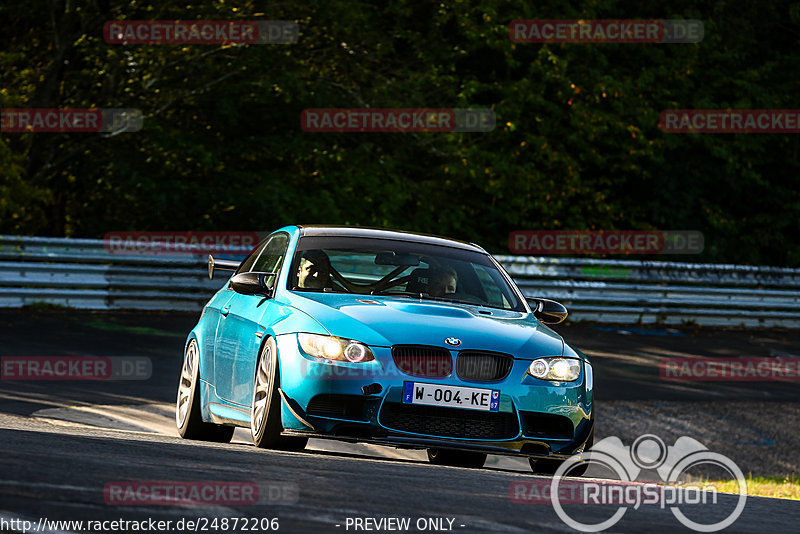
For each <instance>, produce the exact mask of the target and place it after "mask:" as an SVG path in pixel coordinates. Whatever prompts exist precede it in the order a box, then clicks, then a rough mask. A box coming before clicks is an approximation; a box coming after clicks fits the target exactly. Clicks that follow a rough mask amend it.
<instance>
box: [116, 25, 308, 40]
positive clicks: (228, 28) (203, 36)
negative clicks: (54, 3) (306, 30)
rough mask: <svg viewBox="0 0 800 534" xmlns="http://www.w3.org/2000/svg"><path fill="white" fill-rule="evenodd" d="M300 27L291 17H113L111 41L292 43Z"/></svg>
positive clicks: (298, 33)
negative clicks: (161, 18)
mask: <svg viewBox="0 0 800 534" xmlns="http://www.w3.org/2000/svg"><path fill="white" fill-rule="evenodd" d="M299 35H300V29H299V26H298V25H297V23H296V22H292V21H290V20H183V21H182V20H112V21H108V22H106V23H105V26H104V27H103V37H104V39H105V41H106V42H107V43H108V44H113V45H136V44H186V45H194V44H292V43H296V42H297V40H298V36H299Z"/></svg>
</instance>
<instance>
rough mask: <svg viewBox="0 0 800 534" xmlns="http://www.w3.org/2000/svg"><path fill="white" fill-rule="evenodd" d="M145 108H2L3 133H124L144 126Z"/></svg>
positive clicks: (1, 123) (0, 113)
mask: <svg viewBox="0 0 800 534" xmlns="http://www.w3.org/2000/svg"><path fill="white" fill-rule="evenodd" d="M143 124H144V118H143V115H142V112H141V111H140V110H138V109H131V108H93V109H68V108H63V109H49V108H28V109H20V108H18V109H11V108H6V109H2V110H0V132H2V133H42V132H57V133H90V132H106V133H114V134H116V133H123V132H138V131H139V130H141V129H142V126H143Z"/></svg>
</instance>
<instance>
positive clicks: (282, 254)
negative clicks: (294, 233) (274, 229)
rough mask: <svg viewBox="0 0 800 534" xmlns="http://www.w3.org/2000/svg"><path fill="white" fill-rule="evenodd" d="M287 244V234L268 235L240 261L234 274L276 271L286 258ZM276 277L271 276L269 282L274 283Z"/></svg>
mask: <svg viewBox="0 0 800 534" xmlns="http://www.w3.org/2000/svg"><path fill="white" fill-rule="evenodd" d="M288 246H289V236H288V235H287V234H283V233H281V234H276V235H274V236H272V237H270V238H269V239H268V240H267V241H266V242H265V243H264V244H263V245H261V246H260V247H259V248H258V249H257V250H255V251H254V252H253V253H252V254H251V255H250V256H248V257H247V259H245V261H244V262H242V264H241V266H239V270H238V271H237V272H236V274H239V273H245V272H254V273H277V272H278V271H279V270H280V268H281V265H283V260H284V259H285V258H286V249H287V248H288ZM276 278H277V277H272V279H271V283H274V282H275V279H276Z"/></svg>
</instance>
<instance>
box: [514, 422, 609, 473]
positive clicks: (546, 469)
mask: <svg viewBox="0 0 800 534" xmlns="http://www.w3.org/2000/svg"><path fill="white" fill-rule="evenodd" d="M592 445H594V427H592V431H591V432H590V433H589V437H588V438H587V439H586V444H585V445H584V450H585V449H589V448H591V446H592ZM528 462H529V463H530V464H531V471H533V472H534V473H535V474H537V475H554V474H555V472H556V471H557V470H558V468H559V467H561V464H563V463H564V462H565V460H547V459H541V460H540V459H537V458H528ZM588 468H589V464H588V463H582V464H576V465H575V466H574V467H573V468H571V469H570V470H569V472H568V473H567V476H569V477H582V476H583V475H584V474H585V473H586V470H587V469H588Z"/></svg>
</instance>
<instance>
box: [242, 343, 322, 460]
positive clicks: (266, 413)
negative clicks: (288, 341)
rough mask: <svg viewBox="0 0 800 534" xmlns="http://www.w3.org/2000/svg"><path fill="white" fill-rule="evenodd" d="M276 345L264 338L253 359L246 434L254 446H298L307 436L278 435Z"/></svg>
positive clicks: (279, 432)
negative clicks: (251, 396)
mask: <svg viewBox="0 0 800 534" xmlns="http://www.w3.org/2000/svg"><path fill="white" fill-rule="evenodd" d="M279 376H280V375H279V373H278V348H277V346H276V345H275V340H274V339H273V338H269V339H267V341H266V342H265V343H264V347H263V348H262V349H261V353H260V354H259V356H258V362H256V374H255V378H254V383H253V402H252V406H251V408H250V437H251V438H252V439H253V444H254V445H255V446H256V447H261V448H265V449H285V450H287V449H288V450H300V449H303V448H305V446H306V443H307V442H308V438H302V437H282V436H281V432H282V431H283V424H282V423H281V401H280V394H279V393H278V386H279V383H278V380H279V378H278V377H279Z"/></svg>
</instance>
